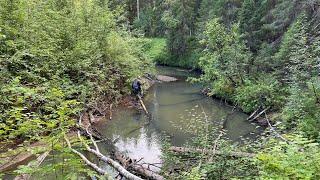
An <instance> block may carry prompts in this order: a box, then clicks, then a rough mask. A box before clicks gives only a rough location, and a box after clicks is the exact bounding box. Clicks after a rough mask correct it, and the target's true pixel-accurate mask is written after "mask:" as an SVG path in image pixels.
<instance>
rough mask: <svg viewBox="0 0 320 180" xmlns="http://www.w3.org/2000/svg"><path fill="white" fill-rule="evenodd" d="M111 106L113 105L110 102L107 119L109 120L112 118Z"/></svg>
mask: <svg viewBox="0 0 320 180" xmlns="http://www.w3.org/2000/svg"><path fill="white" fill-rule="evenodd" d="M112 106H113V104H112V103H111V104H110V109H109V120H110V121H111V120H112Z"/></svg>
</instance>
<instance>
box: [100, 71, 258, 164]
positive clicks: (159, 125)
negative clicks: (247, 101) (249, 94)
mask: <svg viewBox="0 0 320 180" xmlns="http://www.w3.org/2000/svg"><path fill="white" fill-rule="evenodd" d="M160 71H161V74H164V75H173V74H178V76H179V79H180V80H179V81H177V82H170V83H160V84H156V85H155V86H153V87H152V88H151V89H150V90H149V92H148V94H147V95H146V97H145V98H144V101H145V104H146V106H147V109H148V111H149V113H151V114H152V121H151V123H150V124H149V125H148V126H144V124H145V122H146V121H147V119H146V116H145V115H144V114H143V113H142V112H141V113H140V112H137V111H136V110H134V109H125V108H122V109H117V111H116V112H115V113H114V116H113V119H112V121H109V122H107V123H105V122H101V123H100V124H99V125H98V127H97V128H98V130H99V131H100V132H102V133H103V134H104V135H106V136H108V137H112V138H113V140H117V141H116V143H115V146H116V147H117V148H118V149H119V150H120V151H123V152H127V153H128V155H129V156H130V157H132V158H134V159H140V158H143V161H144V162H147V163H158V162H160V161H161V160H160V157H161V147H162V143H163V138H164V136H170V137H171V143H172V144H173V145H176V146H181V145H183V144H185V143H186V142H188V141H189V140H190V139H191V138H192V137H194V135H196V134H197V132H198V131H201V130H202V129H203V128H204V127H203V126H204V125H205V124H206V123H211V124H212V125H213V126H216V127H220V126H222V125H223V126H224V128H225V129H226V130H227V135H226V136H227V138H229V139H231V140H235V141H236V140H239V138H240V137H242V136H246V135H248V134H250V133H252V132H257V129H256V127H255V125H252V124H250V123H249V122H248V121H247V120H246V118H247V115H246V114H244V113H241V112H237V111H236V112H233V113H232V114H230V112H232V107H229V106H226V105H224V104H223V103H221V102H220V101H218V100H213V99H212V98H207V97H205V96H203V95H201V94H200V93H199V91H200V89H201V86H200V85H197V84H190V83H187V82H186V81H185V77H186V74H187V73H186V72H184V71H177V70H176V69H170V68H160ZM205 116H206V118H205Z"/></svg>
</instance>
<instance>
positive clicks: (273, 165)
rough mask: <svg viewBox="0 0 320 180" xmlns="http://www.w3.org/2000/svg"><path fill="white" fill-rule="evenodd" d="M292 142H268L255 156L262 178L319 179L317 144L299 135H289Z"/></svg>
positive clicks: (319, 152) (319, 164)
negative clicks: (266, 146)
mask: <svg viewBox="0 0 320 180" xmlns="http://www.w3.org/2000/svg"><path fill="white" fill-rule="evenodd" d="M290 139H291V140H292V143H290V144H287V143H284V142H280V143H279V142H269V144H268V146H269V148H266V149H265V150H264V151H263V152H262V153H260V154H259V155H258V157H257V163H258V165H259V166H258V167H259V171H260V172H259V174H260V176H261V178H262V179H283V178H288V179H319V178H320V174H319V171H318V170H319V168H320V159H319V158H320V151H319V144H318V143H313V142H312V141H309V140H307V139H305V138H302V137H301V136H292V137H290Z"/></svg>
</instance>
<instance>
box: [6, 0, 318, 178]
mask: <svg viewBox="0 0 320 180" xmlns="http://www.w3.org/2000/svg"><path fill="white" fill-rule="evenodd" d="M158 66H161V67H163V66H164V67H171V68H177V69H178V70H179V72H180V71H186V72H194V73H195V74H197V75H195V76H189V77H188V78H187V80H186V82H187V83H188V84H196V85H201V92H202V93H203V94H205V95H202V96H205V97H206V98H208V97H210V100H212V101H214V100H216V101H220V102H225V104H228V106H232V107H233V109H232V111H231V110H230V112H228V113H229V114H227V115H226V116H228V117H229V115H230V116H232V113H233V111H234V110H235V109H236V110H235V111H239V112H241V113H242V114H244V115H246V120H247V121H248V126H249V125H250V124H252V123H253V124H255V125H259V127H260V126H261V127H262V129H263V130H262V132H261V133H260V135H259V136H257V137H255V138H251V139H249V140H245V141H241V142H234V141H231V140H228V139H227V138H224V137H225V136H226V134H228V132H227V131H225V130H224V128H223V127H222V128H221V129H220V127H218V126H216V125H214V124H211V123H209V122H208V118H207V117H208V116H207V115H206V112H205V111H204V110H203V107H202V105H200V107H201V108H202V110H201V111H202V112H200V115H199V116H201V117H202V115H201V114H204V116H203V118H202V120H201V121H200V120H199V119H193V117H198V114H190V119H187V118H188V117H189V116H188V117H186V118H185V119H183V122H184V123H186V124H187V125H186V126H187V127H188V128H184V131H186V132H188V131H195V130H193V128H194V127H193V126H194V125H197V126H198V127H200V129H197V135H195V136H194V137H192V138H189V139H190V141H188V143H186V144H183V145H180V144H179V146H183V147H177V146H173V145H172V144H170V140H167V139H166V140H163V141H164V142H165V143H163V144H162V147H161V152H162V154H161V162H162V163H161V167H160V170H158V171H152V170H151V169H150V168H149V165H153V166H156V165H155V164H152V163H150V164H149V165H148V168H146V166H143V165H141V167H140V166H137V165H138V164H139V162H140V161H141V160H142V159H143V158H144V157H139V158H141V159H140V160H138V159H133V160H132V159H130V158H128V159H129V160H130V162H129V160H128V159H125V160H124V159H123V158H121V157H120V158H119V156H117V152H116V153H115V155H111V154H107V153H105V152H109V151H113V150H111V149H112V148H114V147H113V146H114V145H111V146H112V148H110V150H108V149H106V148H105V146H100V143H101V142H104V141H106V139H108V140H109V138H110V137H111V136H110V137H104V136H102V135H101V133H99V132H98V133H97V132H96V131H97V130H96V129H95V128H93V127H91V125H90V123H93V122H92V121H94V119H99V118H98V117H102V116H108V118H109V117H110V121H116V120H115V119H112V116H116V115H112V114H115V113H112V112H113V111H116V110H115V109H117V108H119V107H121V106H126V104H127V101H137V100H136V98H135V97H133V95H131V94H132V93H131V83H132V82H133V81H134V80H135V79H137V78H138V79H140V78H141V77H142V79H148V78H149V79H151V78H153V79H154V78H155V77H156V76H157V75H156V71H157V67H158ZM178 70H176V71H175V73H178ZM150 77H151V78H150ZM177 77H179V76H178V75H177ZM173 81H174V80H173ZM170 83H172V84H173V82H170ZM170 83H169V82H168V84H170ZM163 84H166V83H163ZM168 87H170V86H169V85H168ZM147 91H148V90H146V93H147ZM150 91H152V88H151V90H150ZM197 93H200V91H199V92H197ZM145 96H146V97H145V99H146V100H145V101H147V95H145ZM138 97H139V100H140V102H142V104H143V100H142V99H141V98H140V96H138ZM168 98H169V97H168ZM128 99H129V100H128ZM137 102H139V101H137ZM124 104H125V105H124ZM136 104H138V105H136ZM136 104H135V105H136V106H140V105H139V103H136ZM160 105H161V104H160ZM142 106H143V108H144V109H145V106H144V104H143V105H142ZM148 107H149V106H147V109H148V110H150V108H148ZM173 107H174V106H173ZM196 107H198V105H197V106H196ZM206 108H210V107H206ZM145 110H146V109H145ZM140 111H141V110H140ZM141 113H142V114H143V113H144V112H143V111H142V112H141ZM145 114H146V115H145V116H146V117H147V116H148V111H147V110H146V112H145ZM148 117H150V116H148ZM184 117H185V116H184ZM115 118H116V117H115ZM225 118H227V117H225ZM111 119H112V120H111ZM190 120H192V121H191V122H190ZM193 120H194V121H193ZM127 121H129V119H128V120H127ZM86 123H87V124H86ZM88 123H89V125H88ZM149 123H152V120H151V122H149ZM83 124H84V125H83ZM85 124H86V125H85ZM93 124H94V123H93ZM178 124H179V123H178ZM181 124H183V123H181ZM224 124H225V123H224ZM107 125H108V123H107ZM144 125H145V126H147V125H146V124H144ZM92 126H93V125H92ZM172 126H173V125H172ZM98 129H99V128H98ZM98 136H99V137H98ZM98 141H99V143H98V145H97V142H98ZM167 141H168V142H167ZM115 142H116V140H114V139H113V142H111V143H112V144H116V143H115ZM319 143H320V0H0V179H46V178H47V177H46V175H47V176H48V177H50V178H49V179H190V180H201V179H320V171H319V170H320V144H319ZM98 146H99V147H98ZM111 146H110V147H111ZM107 147H109V146H107ZM99 148H100V150H99ZM25 152H27V153H25ZM89 153H92V154H94V155H96V156H97V159H100V160H97V159H96V158H95V157H93V156H92V155H90V154H89ZM122 153H123V152H122ZM26 154H28V155H26ZM14 157H21V159H20V160H21V161H19V162H17V163H16V164H13V163H12V162H14V161H15V160H14ZM52 157H53V159H54V161H53V160H47V161H46V160H44V159H52ZM41 158H42V159H41ZM135 158H137V157H135ZM131 160H132V161H133V162H131ZM42 161H44V162H43V163H42ZM90 161H91V162H90ZM100 161H105V163H106V164H109V165H108V167H109V168H108V167H107V168H106V166H103V167H102V165H101V163H100ZM10 163H11V164H10ZM90 163H91V164H90ZM11 166H12V167H11ZM110 167H112V168H113V171H112V170H111V171H110ZM114 171H115V172H116V173H115V172H114ZM114 174H116V175H114ZM39 175H44V176H39ZM47 179H48V178H47Z"/></svg>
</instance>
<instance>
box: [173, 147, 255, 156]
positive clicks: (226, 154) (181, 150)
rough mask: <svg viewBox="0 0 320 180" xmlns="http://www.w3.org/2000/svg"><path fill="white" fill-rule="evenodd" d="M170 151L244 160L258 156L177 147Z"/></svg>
mask: <svg viewBox="0 0 320 180" xmlns="http://www.w3.org/2000/svg"><path fill="white" fill-rule="evenodd" d="M169 150H170V151H173V152H176V153H205V154H212V155H222V156H230V157H238V158H242V157H247V158H253V157H255V156H256V154H253V153H246V152H222V151H218V150H216V151H214V150H211V149H200V148H186V147H176V146H172V147H170V148H169Z"/></svg>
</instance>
